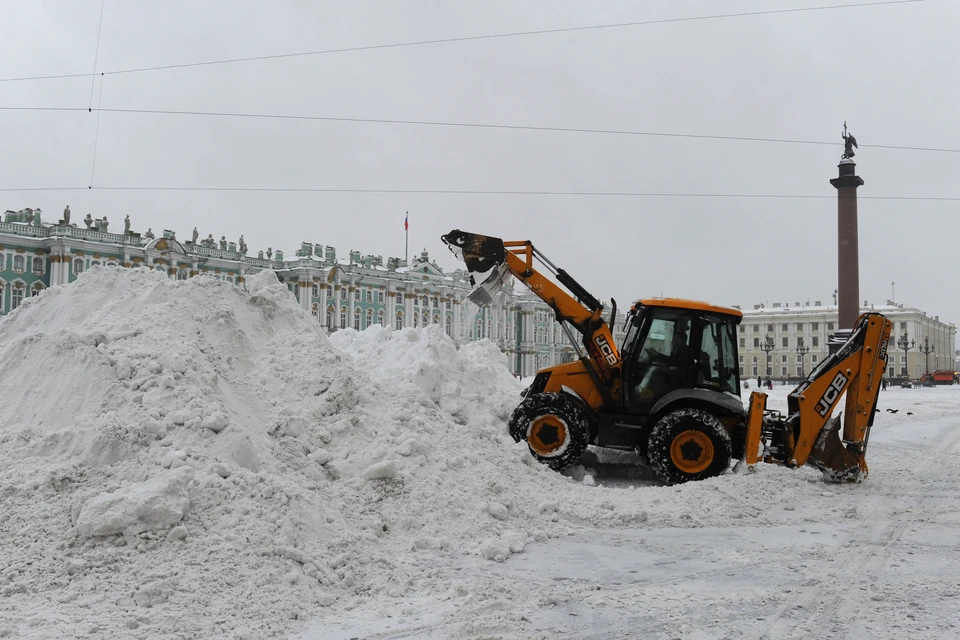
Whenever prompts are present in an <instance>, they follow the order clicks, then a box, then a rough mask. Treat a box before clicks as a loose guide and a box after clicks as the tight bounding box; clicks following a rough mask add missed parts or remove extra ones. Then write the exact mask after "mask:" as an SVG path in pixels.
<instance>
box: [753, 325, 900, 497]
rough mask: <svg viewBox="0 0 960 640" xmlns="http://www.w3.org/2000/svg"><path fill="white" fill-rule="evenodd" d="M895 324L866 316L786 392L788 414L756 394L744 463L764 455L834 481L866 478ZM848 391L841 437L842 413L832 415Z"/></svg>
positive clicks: (766, 459)
mask: <svg viewBox="0 0 960 640" xmlns="http://www.w3.org/2000/svg"><path fill="white" fill-rule="evenodd" d="M891 328H892V324H891V322H890V321H889V320H887V319H886V318H885V317H884V316H883V315H881V314H879V313H865V314H863V315H861V316H860V317H859V318H858V319H857V324H856V326H855V327H854V329H853V331H852V333H851V335H850V338H849V339H848V340H847V342H846V343H845V344H844V345H843V346H842V347H840V349H839V350H838V351H837V352H836V353H834V354H832V355H830V356H829V357H827V358H826V359H825V360H823V362H821V363H820V365H819V366H818V367H817V368H816V369H814V370H813V371H812V372H811V373H810V376H809V377H808V378H807V379H806V380H805V381H803V382H802V383H801V384H800V385H799V386H798V387H797V388H796V389H794V390H793V391H792V392H790V394H789V395H788V396H787V417H786V418H784V417H783V416H782V414H781V413H780V412H779V411H768V410H766V399H767V396H766V394H764V393H759V392H754V393H752V394H751V395H750V406H749V411H748V413H747V418H746V437H745V442H746V445H745V450H744V457H743V463H744V464H746V465H747V467H748V468H749V469H753V468H754V465H756V463H757V461H758V460H759V459H761V458H762V459H763V461H764V462H771V463H777V464H783V465H786V466H788V467H800V466H803V465H804V464H810V465H812V466H815V467H817V468H818V469H820V471H822V472H823V475H824V478H825V479H826V480H829V481H831V482H860V481H861V480H863V479H864V478H866V477H867V472H868V471H867V463H866V459H865V455H866V450H867V441H868V439H869V436H870V427H872V426H873V418H874V415H875V414H876V411H877V397H878V395H879V393H880V379H881V377H882V376H883V373H884V371H885V370H886V364H887V345H888V343H889V341H890V330H891ZM844 394H846V395H847V398H846V404H845V407H846V414H845V415H844V416H842V417H843V438H842V439H841V438H840V436H839V431H840V420H841V416H839V415H838V416H837V417H835V418H831V415H832V413H833V410H834V407H836V406H837V405H838V404H839V400H840V398H841V397H842V396H843V395H844ZM761 443H762V445H763V452H762V454H760V445H761Z"/></svg>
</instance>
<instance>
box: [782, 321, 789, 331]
mask: <svg viewBox="0 0 960 640" xmlns="http://www.w3.org/2000/svg"><path fill="white" fill-rule="evenodd" d="M782 329H783V330H784V331H790V325H789V324H787V323H786V322H784V323H783V327H782Z"/></svg>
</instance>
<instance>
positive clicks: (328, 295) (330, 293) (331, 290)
mask: <svg viewBox="0 0 960 640" xmlns="http://www.w3.org/2000/svg"><path fill="white" fill-rule="evenodd" d="M327 297H328V298H332V297H333V287H331V286H330V285H327Z"/></svg>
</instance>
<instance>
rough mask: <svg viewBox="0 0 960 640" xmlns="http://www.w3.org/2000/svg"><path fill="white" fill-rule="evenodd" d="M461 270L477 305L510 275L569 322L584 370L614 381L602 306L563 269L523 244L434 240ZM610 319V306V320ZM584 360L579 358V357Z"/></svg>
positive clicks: (616, 365) (458, 234)
mask: <svg viewBox="0 0 960 640" xmlns="http://www.w3.org/2000/svg"><path fill="white" fill-rule="evenodd" d="M440 239H441V240H443V242H444V243H446V245H447V246H448V247H449V249H450V251H452V252H453V253H454V254H455V255H457V257H458V258H460V259H461V260H462V261H463V262H464V263H465V264H466V266H467V271H468V272H469V273H470V274H471V276H470V277H471V281H473V284H474V290H473V291H472V292H471V294H470V296H469V299H470V300H471V301H472V302H475V303H477V304H481V305H482V304H488V303H490V302H491V301H492V299H493V295H495V294H496V293H498V292H499V291H500V290H501V289H502V288H503V280H504V278H505V277H506V274H507V273H511V274H513V276H514V277H516V278H517V280H519V281H520V282H522V283H523V284H525V285H526V286H527V288H528V289H530V291H532V292H533V293H534V294H536V295H537V297H539V298H540V299H541V300H543V301H544V302H545V303H547V304H548V305H549V306H550V308H551V309H553V311H554V314H555V315H556V319H557V321H558V322H561V323H564V322H566V323H569V324H570V325H571V326H572V327H574V328H575V329H576V330H577V331H578V332H579V333H580V334H581V335H582V336H583V345H584V347H585V348H586V350H587V353H588V354H589V358H588V360H589V362H588V363H587V364H588V367H587V368H588V371H592V372H593V373H595V374H596V375H597V376H598V377H599V379H600V380H601V381H602V382H603V385H598V386H600V387H601V388H602V389H607V390H608V392H609V389H610V387H611V384H612V382H613V381H614V380H616V379H618V378H619V377H620V373H621V361H620V354H619V351H618V350H617V346H616V344H615V342H614V339H613V333H612V331H611V330H610V325H608V324H607V322H606V321H605V320H604V319H603V316H602V314H603V305H602V304H600V301H599V300H597V299H596V298H595V297H594V296H592V295H591V294H590V293H589V292H587V290H586V289H584V288H583V286H581V285H580V283H578V282H577V281H576V280H574V279H573V278H572V277H571V276H570V275H569V274H568V273H567V272H566V271H564V270H563V269H558V268H557V267H556V266H554V264H553V263H552V262H550V261H549V260H548V259H547V258H546V257H544V256H543V254H541V253H540V252H539V251H537V250H536V249H535V248H534V246H533V243H532V242H530V241H529V240H513V241H506V242H505V241H503V240H501V239H500V238H495V237H492V236H483V235H479V234H474V233H467V232H464V231H460V230H459V229H454V230H453V231H451V232H450V233H448V234H446V235H443V236H441V238H440ZM534 258H537V260H538V261H539V262H540V263H541V264H542V265H544V266H545V267H546V268H547V269H549V270H550V271H551V273H552V275H553V276H554V277H555V278H556V279H557V281H558V282H559V283H560V284H562V285H563V286H564V287H566V288H567V290H569V293H568V292H567V291H565V290H564V289H562V288H561V287H559V286H557V285H556V284H554V283H553V281H551V280H550V279H549V278H547V277H546V276H545V275H544V274H543V273H541V272H540V271H538V270H537V269H535V268H534V264H533V262H534ZM615 315H616V306H615V303H614V307H613V312H612V313H611V315H610V318H611V322H612V321H613V320H614V318H615ZM581 359H583V360H586V359H584V358H581Z"/></svg>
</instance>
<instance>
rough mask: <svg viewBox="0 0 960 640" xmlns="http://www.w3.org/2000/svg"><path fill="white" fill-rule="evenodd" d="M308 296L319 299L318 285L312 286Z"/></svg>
mask: <svg viewBox="0 0 960 640" xmlns="http://www.w3.org/2000/svg"><path fill="white" fill-rule="evenodd" d="M310 294H311V295H312V296H313V297H314V298H319V297H320V285H318V284H315V285H313V286H312V287H310Z"/></svg>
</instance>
